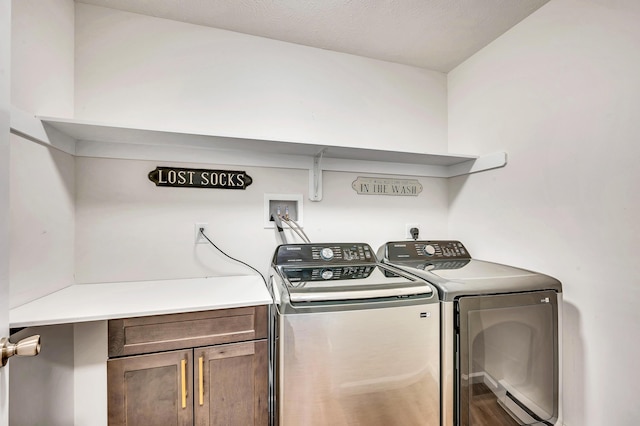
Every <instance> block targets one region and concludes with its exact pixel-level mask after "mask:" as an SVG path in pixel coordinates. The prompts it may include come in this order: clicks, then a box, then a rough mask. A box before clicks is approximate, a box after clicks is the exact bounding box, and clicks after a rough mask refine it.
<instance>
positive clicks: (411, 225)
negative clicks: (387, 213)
mask: <svg viewBox="0 0 640 426" xmlns="http://www.w3.org/2000/svg"><path fill="white" fill-rule="evenodd" d="M404 228H405V231H404V237H405V238H406V239H408V240H413V239H414V238H413V235H411V230H412V229H414V228H415V229H417V230H418V238H417V239H420V230H421V228H422V226H421V225H420V224H419V223H407V224H405V225H404Z"/></svg>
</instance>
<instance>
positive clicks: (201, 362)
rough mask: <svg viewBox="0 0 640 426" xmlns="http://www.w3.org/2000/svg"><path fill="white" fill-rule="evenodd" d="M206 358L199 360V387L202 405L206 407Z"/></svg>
mask: <svg viewBox="0 0 640 426" xmlns="http://www.w3.org/2000/svg"><path fill="white" fill-rule="evenodd" d="M203 364H204V358H203V357H200V358H198V386H199V387H200V405H204V371H203V370H204V368H203Z"/></svg>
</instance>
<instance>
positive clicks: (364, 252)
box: [273, 243, 377, 265]
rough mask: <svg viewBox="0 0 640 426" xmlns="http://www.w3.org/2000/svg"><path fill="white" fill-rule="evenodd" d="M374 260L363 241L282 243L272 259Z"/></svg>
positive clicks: (281, 262)
mask: <svg viewBox="0 0 640 426" xmlns="http://www.w3.org/2000/svg"><path fill="white" fill-rule="evenodd" d="M376 262H377V260H376V257H375V255H374V254H373V250H372V249H371V247H370V246H369V245H368V244H363V243H329V244H284V245H281V246H279V247H278V249H277V250H276V253H275V256H274V259H273V263H274V264H275V265H297V264H315V265H317V264H322V265H325V264H355V263H357V264H362V263H365V264H366V263H376Z"/></svg>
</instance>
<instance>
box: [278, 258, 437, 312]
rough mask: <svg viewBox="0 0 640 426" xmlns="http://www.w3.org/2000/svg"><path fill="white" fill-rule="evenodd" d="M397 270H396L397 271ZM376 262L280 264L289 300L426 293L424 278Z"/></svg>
mask: <svg viewBox="0 0 640 426" xmlns="http://www.w3.org/2000/svg"><path fill="white" fill-rule="evenodd" d="M398 272H399V271H398ZM398 272H394V271H392V270H391V269H389V268H386V267H384V266H381V265H376V264H363V265H336V266H321V267H299V268H298V267H282V268H281V270H280V273H281V275H282V276H283V277H284V278H285V280H284V283H285V286H286V289H287V292H288V293H289V299H290V300H291V302H293V303H296V302H325V301H340V300H365V299H379V298H393V297H395V298H398V297H410V296H423V297H424V296H430V295H431V294H433V289H432V288H431V286H429V285H428V284H427V283H426V282H424V281H423V280H421V279H418V278H416V277H413V276H411V275H408V274H402V273H401V272H399V273H398Z"/></svg>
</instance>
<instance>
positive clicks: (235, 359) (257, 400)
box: [194, 340, 268, 426]
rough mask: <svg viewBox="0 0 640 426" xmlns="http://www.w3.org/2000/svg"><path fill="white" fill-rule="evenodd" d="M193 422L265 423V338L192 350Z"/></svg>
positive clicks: (207, 424) (200, 425)
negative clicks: (193, 372) (193, 382)
mask: <svg viewBox="0 0 640 426" xmlns="http://www.w3.org/2000/svg"><path fill="white" fill-rule="evenodd" d="M194 362H195V366H194V370H195V374H194V381H195V386H194V388H195V391H194V393H195V395H194V399H195V401H194V407H195V410H194V412H195V420H196V421H195V424H196V425H197V426H210V425H215V426H218V425H224V426H249V425H267V424H268V408H267V407H268V365H267V341H266V340H258V341H252V342H243V343H234V344H228V345H218V346H209V347H205V348H196V349H194Z"/></svg>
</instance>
